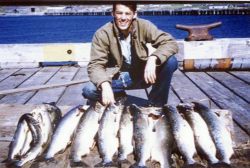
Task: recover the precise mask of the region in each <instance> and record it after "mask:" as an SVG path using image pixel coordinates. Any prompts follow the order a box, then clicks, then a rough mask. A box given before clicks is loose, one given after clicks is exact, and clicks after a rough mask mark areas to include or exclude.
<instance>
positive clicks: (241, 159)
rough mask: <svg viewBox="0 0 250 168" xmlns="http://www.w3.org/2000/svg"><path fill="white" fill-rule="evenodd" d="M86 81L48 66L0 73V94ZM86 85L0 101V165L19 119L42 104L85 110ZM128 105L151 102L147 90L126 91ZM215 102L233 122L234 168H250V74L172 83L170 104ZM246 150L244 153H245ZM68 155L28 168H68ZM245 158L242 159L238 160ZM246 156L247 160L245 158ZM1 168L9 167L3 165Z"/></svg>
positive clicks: (180, 78) (82, 72) (80, 70)
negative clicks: (84, 94)
mask: <svg viewBox="0 0 250 168" xmlns="http://www.w3.org/2000/svg"><path fill="white" fill-rule="evenodd" d="M82 79H88V76H87V71H86V67H75V66H48V67H40V68H29V69H25V68H23V69H0V91H3V90H9V89H15V88H27V87H31V86H39V85H51V84H58V83H64V82H69V81H77V80H82ZM83 86H84V84H76V85H71V86H63V87H58V88H53V89H46V90H39V91H30V92H27V93H17V94H10V95H0V144H1V145H0V149H1V150H0V161H2V160H4V159H5V158H6V155H7V153H8V145H9V144H10V141H11V140H12V137H13V134H14V131H15V129H16V124H17V122H18V119H19V118H20V116H21V115H22V114H24V113H27V112H30V111H31V110H32V109H34V108H35V107H36V106H37V105H40V104H42V103H43V102H56V105H57V106H59V108H60V109H61V110H62V112H63V114H65V113H66V112H67V111H69V110H70V109H71V108H73V107H75V106H77V105H79V104H85V103H86V100H85V99H84V98H83V97H82V95H81V92H82V91H81V90H82V88H83ZM127 94H128V100H127V102H126V103H127V104H132V103H135V104H137V105H139V106H140V105H143V104H144V103H145V102H146V100H147V96H146V93H145V91H144V90H133V91H127ZM202 99H205V101H203V102H204V103H205V104H206V105H209V101H210V102H211V108H213V109H227V110H231V112H232V116H233V121H234V124H233V126H234V134H235V150H240V152H239V153H237V156H236V158H235V159H232V160H231V161H232V163H233V165H234V167H235V166H236V167H244V168H245V167H250V157H249V153H250V152H249V150H250V147H249V146H250V144H249V140H250V71H229V72H226V71H220V72H218V71H217V72H216V71H213V72H212V71H210V72H204V71H199V72H184V71H183V70H182V68H181V66H180V69H178V70H177V71H176V72H175V73H174V76H173V78H172V82H171V91H170V95H169V102H168V103H169V104H171V105H177V104H178V103H180V102H192V101H199V100H202ZM242 146H243V147H244V149H245V150H243V151H241V150H242V149H243V148H241V147H242ZM68 153H69V149H68V150H67V151H66V152H65V153H64V154H62V155H59V156H57V159H58V158H59V159H60V162H59V163H58V164H54V163H53V164H47V163H32V164H29V165H28V166H26V167H33V168H34V167H52V166H53V167H56V168H57V167H58V168H59V167H60V168H63V167H65V168H66V167H70V164H69V163H68V162H67V160H68ZM240 154H241V156H239V155H240ZM247 156H248V158H247ZM100 161H101V158H99V155H98V152H97V150H94V151H93V152H92V153H91V155H90V156H88V161H87V162H88V163H89V164H90V165H94V163H98V162H100ZM0 167H5V165H4V164H0Z"/></svg>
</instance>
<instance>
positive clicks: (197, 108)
mask: <svg viewBox="0 0 250 168" xmlns="http://www.w3.org/2000/svg"><path fill="white" fill-rule="evenodd" d="M192 104H193V106H194V110H195V111H201V110H202V111H209V108H208V107H207V106H205V105H204V104H202V103H199V102H192Z"/></svg>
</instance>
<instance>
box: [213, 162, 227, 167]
mask: <svg viewBox="0 0 250 168" xmlns="http://www.w3.org/2000/svg"><path fill="white" fill-rule="evenodd" d="M231 167H232V166H231V165H230V164H228V163H225V162H218V163H214V164H212V165H211V166H210V168H231Z"/></svg>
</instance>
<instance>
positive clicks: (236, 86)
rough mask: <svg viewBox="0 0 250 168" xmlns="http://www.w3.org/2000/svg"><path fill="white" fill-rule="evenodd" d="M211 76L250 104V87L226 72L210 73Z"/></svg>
mask: <svg viewBox="0 0 250 168" xmlns="http://www.w3.org/2000/svg"><path fill="white" fill-rule="evenodd" d="M208 74H209V75H210V76H212V77H213V78H214V79H216V80H217V81H218V82H220V83H221V84H222V85H224V86H225V87H227V88H228V89H229V90H231V91H233V92H234V93H236V94H237V95H238V96H240V97H241V98H242V99H244V100H245V101H247V102H248V103H250V85H249V84H247V83H246V82H243V81H242V80H239V79H237V78H236V77H234V76H232V75H230V74H228V73H226V72H208Z"/></svg>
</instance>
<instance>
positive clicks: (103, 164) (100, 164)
mask: <svg viewBox="0 0 250 168" xmlns="http://www.w3.org/2000/svg"><path fill="white" fill-rule="evenodd" d="M95 167H118V164H117V163H116V162H113V161H111V162H108V163H105V162H100V163H98V164H97V165H95Z"/></svg>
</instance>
